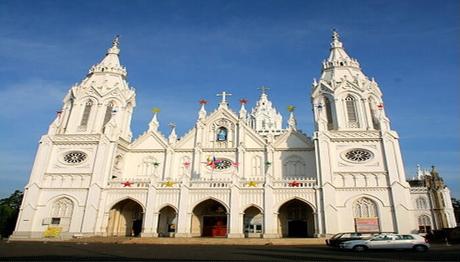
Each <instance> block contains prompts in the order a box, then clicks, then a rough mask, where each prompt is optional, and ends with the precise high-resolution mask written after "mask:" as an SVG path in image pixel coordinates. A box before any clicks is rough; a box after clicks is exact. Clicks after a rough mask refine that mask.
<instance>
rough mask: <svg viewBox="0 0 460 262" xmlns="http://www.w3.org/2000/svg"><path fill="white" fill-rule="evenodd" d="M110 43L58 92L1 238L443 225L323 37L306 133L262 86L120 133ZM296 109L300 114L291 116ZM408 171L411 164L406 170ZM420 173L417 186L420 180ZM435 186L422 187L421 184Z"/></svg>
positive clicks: (338, 49)
mask: <svg viewBox="0 0 460 262" xmlns="http://www.w3.org/2000/svg"><path fill="white" fill-rule="evenodd" d="M119 53H120V49H119V42H118V38H116V39H115V40H114V41H113V45H112V47H111V48H109V49H108V51H107V54H106V56H105V57H104V58H103V60H102V61H101V62H100V63H98V64H96V65H94V66H92V67H91V69H90V70H89V72H88V74H87V76H86V77H85V78H84V79H83V80H82V81H81V82H80V83H79V84H76V85H75V86H73V87H72V88H71V89H70V90H69V92H68V94H67V95H66V96H65V98H64V102H63V108H62V111H60V112H58V115H57V117H56V119H55V120H54V121H53V123H52V124H51V125H50V127H49V130H48V132H47V134H45V135H44V136H42V138H41V139H40V143H39V147H38V151H37V155H36V159H35V162H34V166H33V169H32V172H31V175H30V180H29V182H28V184H27V185H26V188H25V194H24V200H23V203H22V206H21V210H20V214H19V218H18V222H17V225H16V230H15V232H14V234H13V238H18V239H19V238H40V237H43V236H44V235H46V234H50V232H54V233H53V234H54V236H60V237H62V238H67V237H72V236H143V237H157V236H160V237H172V236H174V237H199V236H204V237H229V238H243V237H265V238H279V237H318V236H326V235H331V234H334V233H337V232H344V231H347V232H350V231H358V232H369V231H372V232H378V231H383V232H401V233H414V232H423V231H427V230H434V229H441V228H446V227H453V226H455V218H454V213H453V208H452V203H451V202H450V193H449V190H448V189H447V187H446V186H445V185H444V184H443V183H441V184H440V183H439V179H438V180H436V181H438V182H432V183H431V182H427V181H435V180H433V179H431V180H430V179H429V178H430V177H435V176H437V177H439V176H438V175H437V173H436V172H435V170H433V171H432V172H431V173H426V174H425V173H423V174H421V175H419V176H417V179H414V180H413V181H415V180H417V181H422V182H420V183H417V182H413V181H412V182H411V184H410V183H409V182H407V181H406V175H405V171H404V166H403V160H402V156H401V150H400V148H399V142H398V135H397V133H396V132H395V131H394V130H392V129H391V127H390V121H389V119H388V117H387V116H386V115H385V109H384V107H383V101H382V92H381V90H380V88H379V86H378V84H377V83H376V82H375V81H374V79H369V78H368V77H367V76H366V75H364V74H363V72H362V70H361V68H360V65H359V63H358V61H357V60H356V59H353V58H351V57H349V56H348V54H347V53H346V52H345V49H344V48H343V45H342V42H341V41H340V39H339V36H338V34H337V33H336V32H334V33H333V36H332V42H331V48H330V55H329V57H328V58H327V59H326V60H325V61H324V62H323V64H322V70H321V76H320V78H319V80H318V81H316V80H314V82H313V84H312V89H311V90H312V91H311V102H312V105H313V117H314V122H315V130H314V133H313V134H312V135H311V136H309V135H306V134H304V133H302V132H301V131H299V130H298V129H297V123H296V119H295V108H294V107H293V106H289V107H288V110H289V112H290V115H289V119H288V120H287V127H283V118H282V116H281V114H280V113H279V111H278V110H277V109H276V108H275V107H274V105H273V104H272V103H271V101H270V99H269V94H268V92H267V88H264V87H262V88H261V95H260V98H259V100H258V101H257V103H256V105H255V106H254V108H252V109H251V110H247V109H246V100H244V99H241V100H240V104H241V107H240V108H239V111H233V110H232V109H231V108H230V107H229V104H228V100H229V99H230V95H231V94H228V93H226V92H222V93H221V94H219V96H220V98H219V99H220V103H219V106H218V107H217V108H216V109H215V110H213V111H212V112H207V110H206V101H205V100H201V101H200V105H201V108H200V110H199V111H198V115H197V120H196V124H195V126H194V127H193V128H192V129H191V130H190V131H188V132H187V133H186V134H185V135H184V136H182V137H180V138H179V137H178V136H177V135H176V132H175V127H174V126H171V133H170V134H169V135H168V136H167V137H166V136H164V135H163V134H161V133H160V132H159V130H158V127H159V121H158V112H159V110H158V109H153V110H152V111H153V117H152V120H151V121H150V123H149V124H148V129H147V130H146V131H145V132H144V133H143V134H142V135H140V136H139V137H138V138H136V139H133V138H132V133H131V131H130V123H131V116H132V114H133V109H134V107H135V105H136V99H135V95H136V94H135V91H134V89H133V88H132V87H130V86H129V85H128V82H127V71H126V69H125V68H124V67H123V66H122V65H121V64H120V61H119ZM304 113H305V112H300V114H304ZM420 172H421V171H420ZM423 181H424V182H423ZM434 184H435V185H436V186H431V185H434Z"/></svg>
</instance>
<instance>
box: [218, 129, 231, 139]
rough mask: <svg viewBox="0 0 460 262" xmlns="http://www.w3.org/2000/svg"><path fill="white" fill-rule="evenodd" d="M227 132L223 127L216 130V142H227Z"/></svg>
mask: <svg viewBox="0 0 460 262" xmlns="http://www.w3.org/2000/svg"><path fill="white" fill-rule="evenodd" d="M227 136H228V131H227V128H225V127H219V129H217V141H227Z"/></svg>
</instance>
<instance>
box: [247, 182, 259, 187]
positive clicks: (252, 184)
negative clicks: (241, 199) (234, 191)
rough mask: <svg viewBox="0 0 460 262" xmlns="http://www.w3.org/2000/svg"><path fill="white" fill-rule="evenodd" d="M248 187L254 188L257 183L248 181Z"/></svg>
mask: <svg viewBox="0 0 460 262" xmlns="http://www.w3.org/2000/svg"><path fill="white" fill-rule="evenodd" d="M248 186H250V187H256V186H257V183H256V182H255V181H249V183H248Z"/></svg>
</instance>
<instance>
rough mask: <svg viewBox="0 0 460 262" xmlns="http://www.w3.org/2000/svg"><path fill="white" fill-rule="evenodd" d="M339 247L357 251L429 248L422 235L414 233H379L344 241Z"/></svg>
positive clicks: (424, 249) (421, 249) (419, 249)
mask: <svg viewBox="0 0 460 262" xmlns="http://www.w3.org/2000/svg"><path fill="white" fill-rule="evenodd" d="M340 248H342V249H350V250H354V251H358V252H361V251H365V250H367V249H413V250H415V251H419V252H423V251H427V250H428V248H430V244H429V243H428V241H427V240H426V239H425V238H424V237H422V236H419V235H415V234H405V235H399V234H380V235H377V236H375V237H372V238H371V239H360V240H350V241H345V242H343V243H341V244H340Z"/></svg>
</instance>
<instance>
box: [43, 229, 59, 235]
mask: <svg viewBox="0 0 460 262" xmlns="http://www.w3.org/2000/svg"><path fill="white" fill-rule="evenodd" d="M61 230H62V228H61V227H48V229H46V231H45V232H43V237H59V236H60V235H61Z"/></svg>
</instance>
